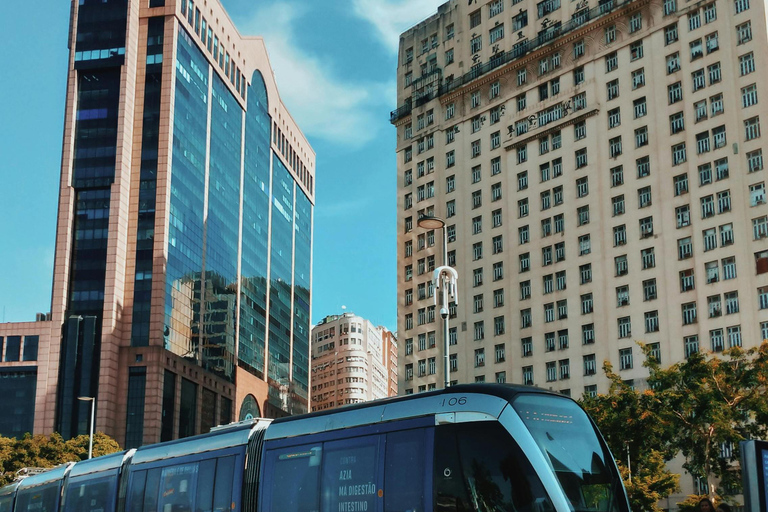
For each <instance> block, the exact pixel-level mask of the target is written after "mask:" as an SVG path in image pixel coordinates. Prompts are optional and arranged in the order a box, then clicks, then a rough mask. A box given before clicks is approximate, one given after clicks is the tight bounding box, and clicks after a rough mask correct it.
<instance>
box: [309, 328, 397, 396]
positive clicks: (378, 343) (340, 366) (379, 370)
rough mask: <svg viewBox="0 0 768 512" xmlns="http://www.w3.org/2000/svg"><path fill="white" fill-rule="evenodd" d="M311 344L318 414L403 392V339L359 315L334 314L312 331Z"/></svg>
mask: <svg viewBox="0 0 768 512" xmlns="http://www.w3.org/2000/svg"><path fill="white" fill-rule="evenodd" d="M311 344H312V346H311V350H312V363H311V364H312V378H311V383H312V391H311V395H310V396H311V402H310V404H311V408H312V411H323V410H325V409H333V408H334V407H339V406H342V405H347V404H356V403H359V402H366V401H368V400H375V399H377V398H385V397H387V396H395V395H396V394H397V388H396V386H393V385H392V382H391V381H392V380H393V379H394V380H396V379H397V341H396V339H395V336H394V335H393V334H392V333H391V332H389V331H388V330H387V329H386V328H384V327H380V326H379V327H377V326H376V325H375V324H373V323H372V322H371V321H369V320H366V319H365V318H363V317H360V316H357V315H355V314H354V313H344V314H341V315H330V316H327V317H325V318H323V319H322V320H320V322H319V323H318V324H317V325H316V326H315V327H314V328H313V329H312V337H311ZM393 348H394V350H393ZM393 358H394V359H393Z"/></svg>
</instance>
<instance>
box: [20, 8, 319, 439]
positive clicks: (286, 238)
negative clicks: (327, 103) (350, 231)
mask: <svg viewBox="0 0 768 512" xmlns="http://www.w3.org/2000/svg"><path fill="white" fill-rule="evenodd" d="M72 16H73V19H72V24H71V26H72V34H71V38H70V48H71V60H70V63H71V67H70V72H69V81H68V95H67V118H66V122H65V131H64V146H63V159H62V161H63V166H62V178H61V196H60V204H59V223H58V232H57V242H56V269H55V275H54V288H53V301H52V302H53V304H52V324H53V326H54V327H53V329H52V330H53V335H52V341H51V347H50V350H49V351H47V354H46V356H47V358H46V359H45V361H43V362H41V363H40V365H41V366H42V367H43V368H40V370H42V371H43V372H45V374H46V375H47V376H48V377H47V378H48V382H49V383H50V384H49V385H47V386H42V387H41V386H40V385H38V396H39V400H40V403H41V404H48V405H51V407H44V408H43V409H44V410H42V411H40V410H39V411H38V412H37V413H36V414H37V417H36V418H35V430H36V431H42V432H46V431H51V430H54V431H58V432H61V433H62V434H63V435H64V436H65V437H69V436H73V435H76V434H78V433H84V432H86V431H87V429H88V419H89V414H90V409H89V407H90V403H89V402H87V401H80V400H78V399H77V398H78V397H84V396H86V397H96V398H97V400H96V418H97V420H96V428H97V430H102V431H105V432H107V433H109V434H110V435H113V436H115V437H116V438H117V439H118V441H119V442H120V443H121V444H122V445H125V446H126V447H134V446H138V445H140V444H143V443H148V442H156V441H160V440H167V439H173V438H176V437H184V436H187V435H192V434H196V433H200V432H205V431H207V430H208V429H209V428H210V427H212V426H214V425H217V424H220V423H225V422H229V421H233V420H237V419H239V418H241V417H247V416H249V415H251V416H252V415H262V416H270V417H276V416H282V415H287V414H294V413H301V412H305V411H307V409H308V384H309V383H308V379H309V332H310V305H311V273H312V270H311V269H312V225H313V219H312V215H313V207H314V176H315V155H314V152H313V151H312V148H311V147H310V145H309V143H308V142H307V140H306V138H305V137H304V136H303V134H302V133H301V130H300V129H299V127H298V126H297V125H296V123H295V122H294V121H293V119H292V118H291V116H290V114H289V113H288V111H287V109H286V108H285V106H284V105H283V104H282V102H281V101H280V98H279V95H278V92H277V87H276V84H275V82H274V77H273V74H272V70H271V68H270V66H269V60H268V57H267V54H266V50H265V47H264V42H263V41H262V40H261V39H260V38H254V37H249V38H245V37H242V36H240V34H239V33H238V32H237V30H236V28H235V27H234V25H233V24H232V22H231V21H230V19H229V17H228V16H227V14H226V12H225V11H224V9H223V8H222V6H221V5H219V4H218V3H217V2H215V1H209V2H207V3H204V4H203V5H199V4H195V3H194V2H192V1H189V0H141V1H133V0H79V2H75V3H74V5H73V11H72ZM59 326H60V327H61V329H60V332H59ZM59 340H60V343H59ZM40 390H42V391H43V392H42V393H41V392H40Z"/></svg>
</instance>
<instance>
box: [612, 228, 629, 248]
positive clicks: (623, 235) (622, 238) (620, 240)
mask: <svg viewBox="0 0 768 512" xmlns="http://www.w3.org/2000/svg"><path fill="white" fill-rule="evenodd" d="M626 243H627V228H626V226H625V225H624V224H622V225H620V226H616V227H614V228H613V246H614V247H618V246H619V245H624V244H626Z"/></svg>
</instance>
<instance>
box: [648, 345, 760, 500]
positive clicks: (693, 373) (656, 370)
mask: <svg viewBox="0 0 768 512" xmlns="http://www.w3.org/2000/svg"><path fill="white" fill-rule="evenodd" d="M647 355H648V353H647V352H646V356H647ZM645 366H646V367H647V368H648V369H649V372H650V376H649V377H648V385H649V386H650V387H651V388H652V389H655V390H658V391H657V393H656V394H657V396H658V397H659V402H658V404H657V405H658V408H657V412H658V414H659V417H660V418H661V419H662V421H663V422H665V423H668V424H670V425H673V426H674V428H672V429H671V430H670V435H669V437H668V438H667V439H666V446H667V447H668V449H670V450H673V451H674V452H680V453H682V455H683V456H684V457H685V462H684V464H683V467H684V468H685V469H686V470H688V472H690V473H691V474H693V475H699V476H700V477H702V478H706V479H707V482H708V488H709V497H710V499H714V498H715V494H716V490H717V488H716V486H715V480H719V481H720V483H721V486H722V489H721V491H722V492H721V494H727V493H725V492H724V489H725V488H726V487H730V486H735V487H739V484H740V482H741V475H740V474H739V473H738V472H737V471H735V470H734V465H733V463H734V462H735V461H737V460H739V456H740V454H739V449H738V448H739V442H740V441H743V440H746V439H759V438H764V437H766V434H768V421H767V420H768V342H763V344H762V345H760V346H759V347H755V348H753V349H750V350H743V349H742V348H740V347H734V348H731V349H729V350H727V351H725V352H724V353H723V357H722V358H721V357H717V356H714V355H708V354H703V353H696V354H692V355H691V356H690V357H689V358H688V359H687V360H686V361H683V362H680V363H677V364H674V365H672V366H670V367H668V368H666V369H663V368H661V365H659V364H658V363H657V362H656V361H655V360H654V359H653V358H650V357H646V363H645ZM723 447H726V448H731V450H723ZM723 455H726V456H723Z"/></svg>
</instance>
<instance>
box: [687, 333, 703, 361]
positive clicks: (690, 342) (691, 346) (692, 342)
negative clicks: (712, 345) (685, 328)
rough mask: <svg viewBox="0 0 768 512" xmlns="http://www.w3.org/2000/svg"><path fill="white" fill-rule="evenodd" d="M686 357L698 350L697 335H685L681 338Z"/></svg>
mask: <svg viewBox="0 0 768 512" xmlns="http://www.w3.org/2000/svg"><path fill="white" fill-rule="evenodd" d="M683 343H684V348H685V357H686V359H687V358H689V357H691V356H692V355H693V354H696V353H698V352H699V337H698V336H696V335H694V336H686V337H685V338H683Z"/></svg>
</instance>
